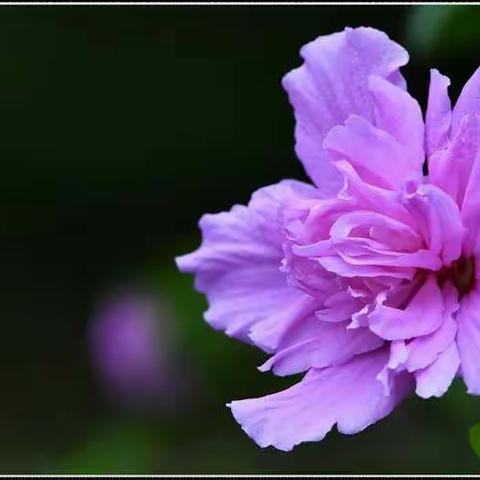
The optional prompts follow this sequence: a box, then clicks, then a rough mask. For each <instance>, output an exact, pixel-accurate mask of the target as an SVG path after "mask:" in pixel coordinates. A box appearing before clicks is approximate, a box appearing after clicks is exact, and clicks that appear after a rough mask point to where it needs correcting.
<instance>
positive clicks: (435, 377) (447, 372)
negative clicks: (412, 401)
mask: <svg viewBox="0 0 480 480" xmlns="http://www.w3.org/2000/svg"><path fill="white" fill-rule="evenodd" d="M459 366H460V357H459V354H458V349H457V345H456V344H455V343H454V342H453V343H451V344H450V346H449V347H447V348H446V349H445V350H444V351H443V352H442V353H440V355H439V356H438V358H437V359H436V360H435V361H434V362H433V363H432V364H431V365H429V366H428V367H426V368H424V369H422V370H417V371H416V372H415V380H416V381H417V387H416V389H415V393H416V394H417V395H418V396H420V397H422V398H430V397H441V396H442V395H443V394H445V393H446V391H447V390H448V388H449V387H450V385H451V383H452V381H453V379H454V378H455V375H456V374H457V371H458V367H459Z"/></svg>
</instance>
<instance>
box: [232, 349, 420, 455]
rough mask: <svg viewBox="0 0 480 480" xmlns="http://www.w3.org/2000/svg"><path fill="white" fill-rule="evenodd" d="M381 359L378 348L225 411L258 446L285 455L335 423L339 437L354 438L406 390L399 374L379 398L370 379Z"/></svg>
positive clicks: (376, 385)
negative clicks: (227, 411)
mask: <svg viewBox="0 0 480 480" xmlns="http://www.w3.org/2000/svg"><path fill="white" fill-rule="evenodd" d="M387 359H388V352H387V351H386V350H384V349H380V350H378V351H376V352H374V353H369V354H365V355H360V356H358V357H355V358H354V359H353V360H351V361H350V362H348V363H344V364H342V365H338V366H334V367H329V368H325V369H320V370H318V369H312V370H310V371H309V372H308V373H307V375H306V376H305V378H304V379H303V380H302V381H301V382H300V383H298V384H296V385H294V386H293V387H290V388H289V389H287V390H284V391H283V392H279V393H275V394H273V395H268V396H266V397H262V398H258V399H249V400H240V401H234V402H232V403H231V404H230V405H229V406H230V408H231V409H232V413H233V415H234V417H235V419H236V420H237V421H238V422H239V423H240V425H241V426H242V428H243V430H244V431H245V432H246V433H247V435H249V436H250V437H251V438H252V439H253V440H255V441H256V442H257V443H258V445H260V446H261V447H267V446H269V445H273V446H274V447H276V448H278V449H280V450H285V451H288V450H291V449H292V448H293V447H294V446H295V445H298V444H299V443H302V442H309V441H318V440H322V439H323V437H324V436H325V435H326V434H327V433H328V432H329V431H330V430H331V429H332V427H333V426H334V425H335V424H336V425H337V428H338V431H339V432H341V433H345V434H353V433H357V432H360V431H362V430H364V429H365V428H367V427H368V426H369V425H371V424H373V423H375V422H377V421H378V420H380V419H381V418H383V417H385V416H386V415H388V414H389V413H390V412H391V411H392V410H393V408H394V407H395V406H396V405H397V404H398V403H399V402H400V401H401V400H402V399H403V398H404V397H405V396H406V395H407V394H408V393H409V392H410V391H411V389H412V382H411V378H410V375H409V374H407V373H405V372H403V373H400V374H399V375H398V376H396V377H395V379H394V381H393V383H392V389H391V391H390V394H389V395H385V394H384V390H383V386H382V384H381V382H380V381H378V380H377V378H376V377H377V375H378V373H379V372H380V371H381V370H382V368H383V367H384V366H385V364H386V362H387Z"/></svg>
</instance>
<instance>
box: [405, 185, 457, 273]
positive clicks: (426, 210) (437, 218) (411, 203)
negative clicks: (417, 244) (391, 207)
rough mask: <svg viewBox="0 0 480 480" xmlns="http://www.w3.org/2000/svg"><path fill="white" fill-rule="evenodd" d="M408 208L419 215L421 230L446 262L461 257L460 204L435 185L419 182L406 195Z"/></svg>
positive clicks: (428, 244) (419, 228) (430, 247)
mask: <svg viewBox="0 0 480 480" xmlns="http://www.w3.org/2000/svg"><path fill="white" fill-rule="evenodd" d="M404 201H405V205H406V208H407V209H408V210H409V211H410V212H411V214H412V216H414V217H415V218H417V221H418V223H417V225H418V231H421V232H422V233H423V237H424V239H425V242H426V244H427V247H428V249H429V250H430V251H431V253H433V254H434V255H438V256H439V257H440V258H441V259H442V260H443V263H444V264H445V265H449V264H450V263H451V262H453V261H454V260H457V259H458V258H459V257H460V254H461V251H462V241H463V239H464V237H465V228H464V226H463V223H462V218H461V216H460V211H459V209H458V205H457V204H456V203H455V202H454V201H453V200H452V198H451V197H450V196H449V195H447V194H446V193H445V192H444V191H442V190H440V189H439V188H437V187H435V186H434V185H420V186H419V187H418V188H417V190H416V191H415V192H414V193H408V194H406V195H405V198H404Z"/></svg>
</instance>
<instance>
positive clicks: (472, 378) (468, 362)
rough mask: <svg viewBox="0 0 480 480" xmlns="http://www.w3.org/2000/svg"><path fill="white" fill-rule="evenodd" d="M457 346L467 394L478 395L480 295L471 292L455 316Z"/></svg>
mask: <svg viewBox="0 0 480 480" xmlns="http://www.w3.org/2000/svg"><path fill="white" fill-rule="evenodd" d="M457 323H458V333H457V345H458V350H459V353H460V361H461V365H462V376H463V380H464V381H465V384H466V385H467V389H468V393H472V394H475V395H480V361H479V358H480V294H479V293H477V292H472V293H470V294H468V295H466V296H465V297H464V298H463V299H462V302H461V305H460V310H459V312H458V314H457Z"/></svg>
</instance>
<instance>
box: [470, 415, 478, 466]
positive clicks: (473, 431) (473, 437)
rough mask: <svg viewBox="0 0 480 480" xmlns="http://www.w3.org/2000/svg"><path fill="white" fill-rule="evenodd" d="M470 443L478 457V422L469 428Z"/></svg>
mask: <svg viewBox="0 0 480 480" xmlns="http://www.w3.org/2000/svg"><path fill="white" fill-rule="evenodd" d="M470 445H471V447H472V448H473V451H474V452H475V454H476V455H477V457H479V458H480V423H477V424H475V425H474V426H473V427H471V428H470Z"/></svg>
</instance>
